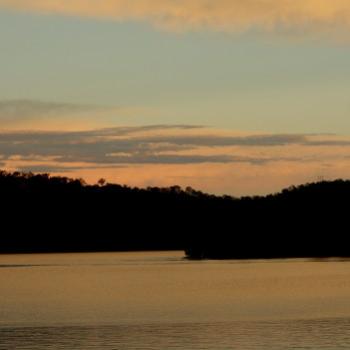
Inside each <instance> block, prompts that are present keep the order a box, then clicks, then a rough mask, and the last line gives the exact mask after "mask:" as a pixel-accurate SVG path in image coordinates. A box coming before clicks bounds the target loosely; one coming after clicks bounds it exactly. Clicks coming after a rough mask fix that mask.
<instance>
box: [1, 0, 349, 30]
mask: <svg viewBox="0 0 350 350" xmlns="http://www.w3.org/2000/svg"><path fill="white" fill-rule="evenodd" d="M0 6H1V7H3V8H9V9H13V10H29V11H36V12H39V13H58V14H66V15H76V16H89V17H96V18H106V19H115V20H141V21H149V22H151V23H152V24H154V25H156V26H161V27H165V28H168V29H175V30H184V29H198V28H209V29H214V30H223V31H244V30H249V29H261V30H265V31H277V30H283V29H293V30H298V31H300V30H304V31H305V30H322V29H323V30H326V31H330V30H333V29H334V28H335V27H339V26H340V27H343V28H344V27H345V28H349V27H350V3H349V1H348V0H244V1H242V0H215V1H213V0H152V1H149V0H104V1H100V0H89V1H86V0H59V1H56V0H0Z"/></svg>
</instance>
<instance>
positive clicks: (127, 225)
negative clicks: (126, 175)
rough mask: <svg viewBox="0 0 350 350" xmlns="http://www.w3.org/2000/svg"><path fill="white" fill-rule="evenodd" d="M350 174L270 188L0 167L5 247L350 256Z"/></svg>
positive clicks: (0, 235) (1, 246) (1, 245)
mask: <svg viewBox="0 0 350 350" xmlns="http://www.w3.org/2000/svg"><path fill="white" fill-rule="evenodd" d="M349 209H350V181H344V180H336V181H332V182H326V181H323V182H318V183H311V184H306V185H302V186H298V187H291V188H288V189H285V190H283V191H282V192H280V193H277V194H272V195H268V196H264V197H243V198H233V197H230V196H214V195H209V194H205V193H202V192H200V191H195V190H193V189H192V188H187V189H181V188H180V187H178V186H173V187H170V188H147V189H139V188H130V187H127V186H121V185H116V184H108V183H105V182H104V181H100V183H99V184H96V185H87V184H85V183H84V181H83V180H79V179H69V178H66V177H57V176H50V175H48V174H37V175H34V174H30V173H29V174H28V173H19V172H15V173H8V172H5V171H0V222H1V226H0V227H1V228H0V230H1V231H0V252H1V253H14V252H66V251H125V250H167V249H169V250H175V249H176V250H177V249H183V250H185V251H186V254H187V256H188V257H189V258H200V259H202V258H213V259H225V258H236V259H248V258H283V257H348V256H350V247H349V246H348V237H349V233H350V232H349V231H350V230H349Z"/></svg>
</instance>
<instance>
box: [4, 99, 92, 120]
mask: <svg viewBox="0 0 350 350" xmlns="http://www.w3.org/2000/svg"><path fill="white" fill-rule="evenodd" d="M95 109H97V107H94V106H87V105H86V106H83V105H76V104H70V103H54V102H43V101H34V100H0V120H9V121H14V120H26V119H33V118H35V119H39V118H42V117H50V116H58V115H66V114H74V113H81V112H85V111H90V110H95Z"/></svg>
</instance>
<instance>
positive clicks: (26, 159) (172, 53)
mask: <svg viewBox="0 0 350 350" xmlns="http://www.w3.org/2000/svg"><path fill="white" fill-rule="evenodd" d="M0 73H1V75H0V77H1V78H0V168H2V169H8V170H24V171H33V172H50V173H52V174H60V175H67V176H70V177H83V178H85V179H86V180H87V181H88V182H96V181H97V180H98V179H99V178H101V177H104V178H106V179H107V180H108V181H110V182H117V183H122V184H128V185H132V186H170V185H174V184H178V185H181V186H184V187H185V186H192V187H194V188H197V189H200V190H204V191H206V192H211V193H217V194H222V193H227V194H232V195H236V196H240V195H247V194H249V195H251V194H265V193H269V192H275V191H278V190H280V189H282V188H283V187H286V186H290V185H293V184H294V185H296V184H300V183H304V182H311V181H316V180H319V179H334V178H340V177H341V178H349V177H350V1H349V0H148V1H147V0H105V1H101V0H0Z"/></svg>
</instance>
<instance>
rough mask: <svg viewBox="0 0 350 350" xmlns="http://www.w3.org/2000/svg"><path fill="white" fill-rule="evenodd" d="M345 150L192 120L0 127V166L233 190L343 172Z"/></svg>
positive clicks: (273, 187) (346, 144) (325, 142)
mask: <svg viewBox="0 0 350 350" xmlns="http://www.w3.org/2000/svg"><path fill="white" fill-rule="evenodd" d="M349 156H350V138H349V137H340V136H336V135H322V134H320V135H317V134H313V135H310V134H260V135H259V134H242V133H234V132H228V131H220V130H215V129H208V128H203V127H200V126H193V125H146V126H123V127H114V128H105V129H93V130H84V131H61V132H53V131H36V132H34V131H23V132H19V131H7V132H5V131H3V132H0V167H1V168H3V169H6V170H21V171H33V172H50V173H57V174H60V175H69V176H73V177H82V178H84V179H86V180H87V181H88V182H92V183H93V182H96V181H97V180H98V179H99V178H101V177H104V178H107V180H108V181H111V182H117V183H122V184H128V185H132V186H142V187H145V186H146V187H147V186H171V185H174V184H178V185H181V186H183V187H186V186H192V187H195V188H198V189H202V190H205V191H207V192H214V193H229V194H233V195H245V194H266V193H270V192H273V191H277V190H280V189H281V188H283V187H286V186H289V185H291V184H298V183H302V182H308V181H316V180H317V179H318V178H320V177H324V178H326V179H331V178H338V177H342V178H344V177H348V176H350V162H349Z"/></svg>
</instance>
